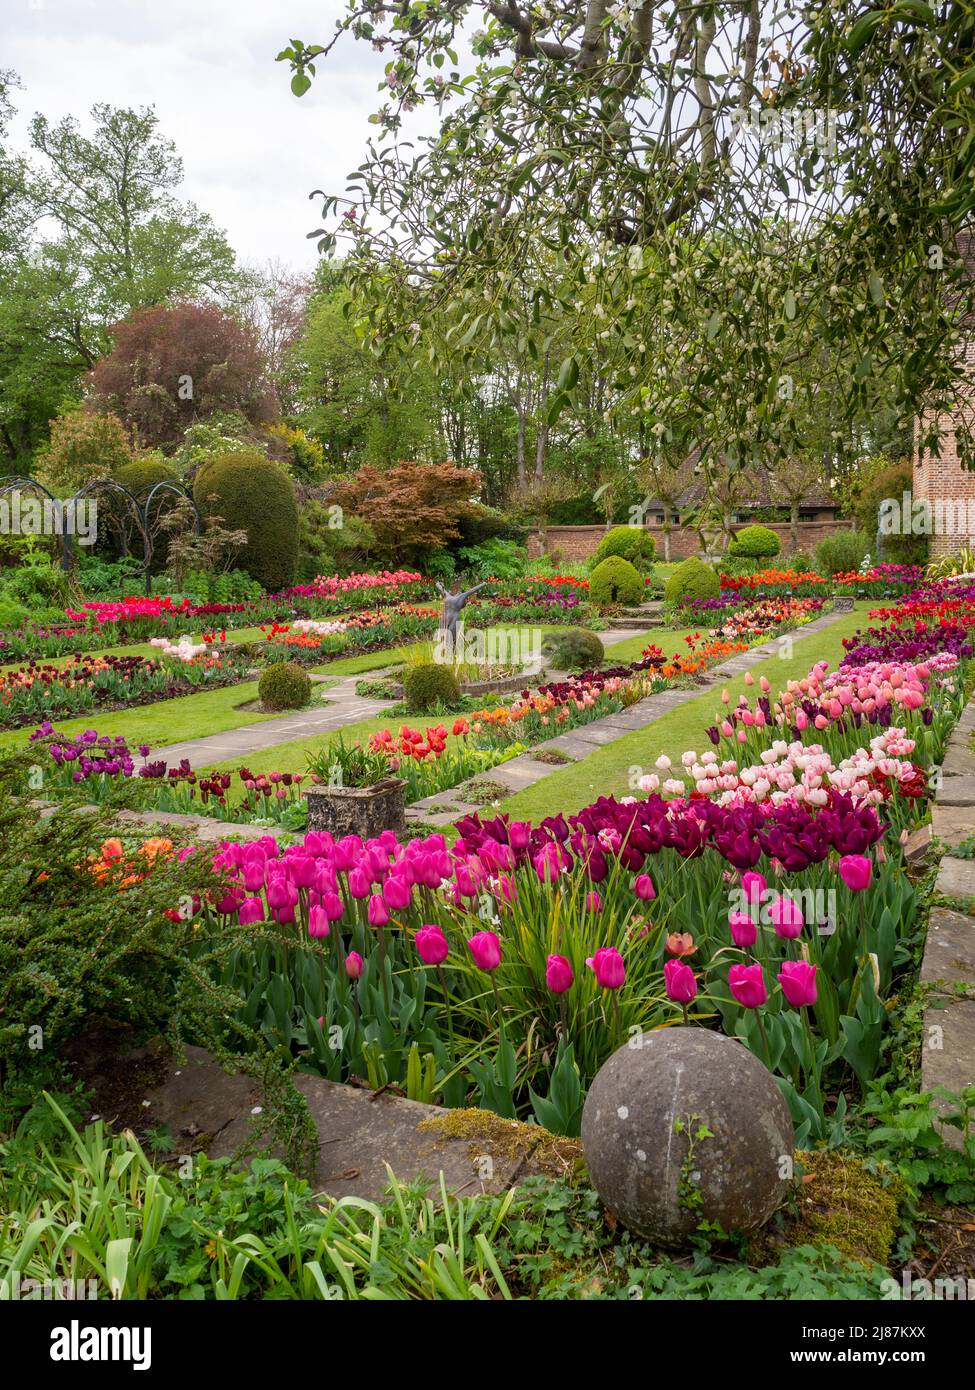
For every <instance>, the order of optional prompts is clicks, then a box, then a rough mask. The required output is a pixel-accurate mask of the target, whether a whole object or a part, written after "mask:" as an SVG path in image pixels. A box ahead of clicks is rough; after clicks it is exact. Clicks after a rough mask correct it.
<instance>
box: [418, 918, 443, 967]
mask: <svg viewBox="0 0 975 1390" xmlns="http://www.w3.org/2000/svg"><path fill="white" fill-rule="evenodd" d="M416 949H417V951H418V953H419V956H420V959H421V960H422V961H423V964H424V965H441V964H442V963H443V962H444V961H445V960H446V959H447V956H448V954H449V952H450V947H449V946H448V945H447V938H446V937H445V936H444V934H443V932H442V931H441V930H440V928H439V927H437V926H434V925H432V924H431V923H428V924H427V925H426V926H423V927H421V928H420V929H419V931H418V932H417V934H416Z"/></svg>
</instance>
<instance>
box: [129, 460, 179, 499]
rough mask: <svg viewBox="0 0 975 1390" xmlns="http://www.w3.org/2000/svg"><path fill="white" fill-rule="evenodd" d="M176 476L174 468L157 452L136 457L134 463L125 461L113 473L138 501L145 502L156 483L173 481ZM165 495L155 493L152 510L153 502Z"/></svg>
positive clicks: (172, 495)
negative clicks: (122, 465) (125, 462)
mask: <svg viewBox="0 0 975 1390" xmlns="http://www.w3.org/2000/svg"><path fill="white" fill-rule="evenodd" d="M177 477H178V474H177V473H176V470H175V469H174V468H172V467H171V466H170V465H169V464H168V463H167V462H166V460H165V459H164V458H163V457H162V456H161V455H159V454H157V455H155V456H152V457H149V458H144V459H136V460H135V462H134V463H127V464H126V465H125V467H124V468H120V469H119V470H118V472H117V473H116V474H115V481H116V482H117V483H121V484H122V486H123V487H125V488H128V490H129V492H131V493H132V495H133V497H135V498H137V499H138V500H139V502H145V500H146V498H147V497H148V496H149V493H150V491H151V490H152V488H154V487H155V486H156V484H157V483H175V482H176V480H177ZM166 495H167V494H166V493H160V492H157V493H156V497H155V498H154V505H153V510H154V509H155V502H156V501H160V500H161V499H162V498H163V497H164V496H166ZM168 496H170V497H175V494H174V493H169V494H168Z"/></svg>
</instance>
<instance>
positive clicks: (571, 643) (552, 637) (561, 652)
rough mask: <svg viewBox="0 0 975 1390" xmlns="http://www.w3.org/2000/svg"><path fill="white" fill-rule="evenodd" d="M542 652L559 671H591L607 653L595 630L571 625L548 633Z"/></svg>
mask: <svg viewBox="0 0 975 1390" xmlns="http://www.w3.org/2000/svg"><path fill="white" fill-rule="evenodd" d="M542 654H543V656H544V657H545V660H546V661H547V662H548V664H549V665H550V666H554V667H555V669H556V670H557V671H590V670H592V668H593V667H594V666H598V665H599V663H600V662H601V661H602V659H603V656H604V654H605V653H604V651H603V644H602V642H601V641H600V640H599V638H598V637H597V636H596V634H595V633H594V632H590V631H589V630H588V628H584V627H570V628H568V629H567V630H566V631H565V632H550V633H548V634H547V636H546V637H545V639H544V641H543V642H542Z"/></svg>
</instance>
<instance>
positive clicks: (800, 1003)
mask: <svg viewBox="0 0 975 1390" xmlns="http://www.w3.org/2000/svg"><path fill="white" fill-rule="evenodd" d="M777 978H778V981H779V984H780V985H781V986H782V993H783V994H784V995H785V997H786V999H788V1001H789V1003H790V1004H791V1005H792V1007H793V1008H794V1009H801V1008H803V1007H805V1006H807V1005H810V1004H815V1002H816V1000H817V998H818V997H819V996H818V994H817V992H816V967H815V966H814V965H810V964H809V962H808V961H804V960H786V961H783V962H782V969H781V970H780V971H779V973H778V977H777Z"/></svg>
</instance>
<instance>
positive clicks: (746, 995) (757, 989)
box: [728, 965, 768, 1009]
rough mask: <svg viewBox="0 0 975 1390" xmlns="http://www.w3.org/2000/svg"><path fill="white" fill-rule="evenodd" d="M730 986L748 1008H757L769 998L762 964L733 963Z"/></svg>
mask: <svg viewBox="0 0 975 1390" xmlns="http://www.w3.org/2000/svg"><path fill="white" fill-rule="evenodd" d="M728 988H729V989H730V990H731V993H732V995H733V996H734V998H735V999H736V1000H737V1001H738V1003H739V1004H741V1005H742V1007H743V1008H746V1009H757V1008H760V1006H761V1005H762V1004H764V1003H765V1001H766V999H767V998H768V990H767V989H766V988H765V980H764V978H763V976H762V967H761V966H760V965H733V966H732V967H731V969H730V970H729V971H728Z"/></svg>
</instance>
